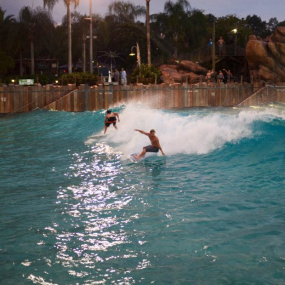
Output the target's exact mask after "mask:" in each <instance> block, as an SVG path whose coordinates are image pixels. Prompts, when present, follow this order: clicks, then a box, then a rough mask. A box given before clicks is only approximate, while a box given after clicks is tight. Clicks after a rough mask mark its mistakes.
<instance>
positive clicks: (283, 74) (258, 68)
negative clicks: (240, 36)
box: [246, 27, 285, 83]
mask: <svg viewBox="0 0 285 285" xmlns="http://www.w3.org/2000/svg"><path fill="white" fill-rule="evenodd" d="M246 58H247V61H248V65H249V69H250V73H251V76H253V78H254V79H255V80H259V79H261V80H264V81H266V82H268V83H276V82H284V81H285V27H278V28H277V29H276V30H275V32H274V33H273V34H272V35H271V36H270V37H268V38H267V39H266V41H264V40H262V39H260V38H258V37H256V36H254V35H252V36H250V37H249V41H248V43H247V46H246Z"/></svg>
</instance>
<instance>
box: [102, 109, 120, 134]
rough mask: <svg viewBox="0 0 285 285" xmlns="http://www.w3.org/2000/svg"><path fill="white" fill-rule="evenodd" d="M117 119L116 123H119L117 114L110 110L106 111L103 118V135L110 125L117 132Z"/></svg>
mask: <svg viewBox="0 0 285 285" xmlns="http://www.w3.org/2000/svg"><path fill="white" fill-rule="evenodd" d="M117 118H118V121H119V122H120V118H119V114H118V113H115V112H112V111H111V110H107V114H106V116H105V126H104V134H106V131H107V128H108V127H110V125H111V124H113V126H114V127H115V129H116V130H117V126H116V123H117Z"/></svg>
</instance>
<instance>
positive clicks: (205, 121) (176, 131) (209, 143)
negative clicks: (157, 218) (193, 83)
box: [104, 104, 285, 155]
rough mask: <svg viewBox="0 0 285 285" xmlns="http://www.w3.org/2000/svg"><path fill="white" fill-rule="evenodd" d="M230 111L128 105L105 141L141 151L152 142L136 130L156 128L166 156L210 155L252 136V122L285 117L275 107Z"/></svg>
mask: <svg viewBox="0 0 285 285" xmlns="http://www.w3.org/2000/svg"><path fill="white" fill-rule="evenodd" d="M228 110H229V109H225V111H214V112H211V111H209V112H208V111H207V110H206V111H205V112H194V111H192V110H190V111H189V114H187V115H185V114H186V113H185V111H184V112H181V111H179V110H178V111H177V112H175V113H174V112H168V111H164V110H155V109H149V108H147V107H145V106H142V105H137V104H128V105H127V106H126V108H125V109H124V110H123V111H122V112H121V113H120V119H121V122H120V123H117V126H118V129H119V130H118V131H116V130H115V129H114V128H113V127H112V126H110V127H109V129H108V131H107V133H108V135H107V136H106V137H105V138H104V141H105V142H106V143H111V144H114V145H115V147H114V149H115V151H119V152H122V153H123V154H130V153H133V152H141V151H142V148H143V147H144V146H146V145H149V144H150V141H149V138H148V137H147V136H145V135H142V134H140V133H139V132H135V131H134V129H140V130H143V131H146V132H149V131H150V130H151V129H155V130H156V135H157V137H158V138H159V140H160V144H161V146H162V149H163V150H164V152H165V154H166V155H175V154H207V153H210V152H212V151H214V150H216V149H219V148H222V147H223V146H224V145H225V144H226V143H238V142H239V141H240V140H241V139H243V138H250V137H252V136H253V133H252V123H253V122H254V121H256V120H262V121H270V120H273V119H275V118H279V119H282V120H285V116H284V114H281V113H280V112H279V113H278V114H277V112H276V109H264V110H255V109H254V110H253V109H247V110H232V111H231V112H229V111H228Z"/></svg>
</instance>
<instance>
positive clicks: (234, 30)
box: [232, 28, 238, 55]
mask: <svg viewBox="0 0 285 285" xmlns="http://www.w3.org/2000/svg"><path fill="white" fill-rule="evenodd" d="M232 33H233V34H234V46H235V55H237V34H238V30H237V28H235V29H233V30H232Z"/></svg>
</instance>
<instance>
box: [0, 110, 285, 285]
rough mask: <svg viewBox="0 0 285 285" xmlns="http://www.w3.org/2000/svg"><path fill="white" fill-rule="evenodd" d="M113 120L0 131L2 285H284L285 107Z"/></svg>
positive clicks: (46, 115)
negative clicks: (114, 123) (153, 135)
mask: <svg viewBox="0 0 285 285" xmlns="http://www.w3.org/2000/svg"><path fill="white" fill-rule="evenodd" d="M116 110H117V111H119V112H120V116H121V122H120V123H119V124H118V126H119V130H118V131H115V130H114V128H113V127H110V128H109V129H108V135H107V136H106V137H102V136H100V133H101V131H102V127H103V120H104V113H103V112H96V113H95V112H86V113H65V112H49V111H36V112H33V113H29V114H21V115H17V116H11V117H7V118H4V119H1V120H0V157H1V160H0V194H1V199H0V284H5V285H6V284H13V285H14V284H45V285H47V284H48V285H51V284H60V285H61V284H203V285H204V284H284V282H285V207H284V201H285V191H284V190H285V179H284V170H285V167H284V165H285V156H284V141H285V112H284V111H285V107H284V106H283V105H271V106H268V107H267V108H259V109H253V108H249V109H198V110H175V111H161V110H151V109H148V108H146V107H144V106H140V105H127V106H122V107H120V108H117V109H116ZM135 128H139V129H143V130H146V131H149V130H150V129H151V128H154V129H156V131H157V136H158V137H159V139H160V142H161V145H162V147H163V150H164V152H165V153H166V157H165V158H164V157H162V156H161V155H158V156H149V157H146V159H144V160H143V161H142V162H140V163H138V164H133V163H131V162H130V161H129V159H128V158H127V155H128V154H129V153H132V152H138V151H141V149H142V147H143V146H144V145H148V144H149V142H148V138H147V137H145V136H143V135H141V134H139V133H137V132H134V129H135Z"/></svg>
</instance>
